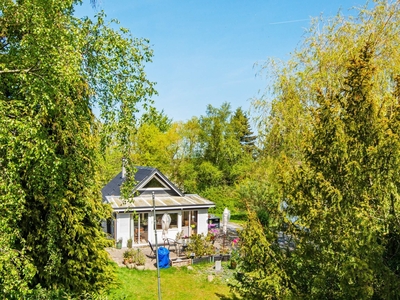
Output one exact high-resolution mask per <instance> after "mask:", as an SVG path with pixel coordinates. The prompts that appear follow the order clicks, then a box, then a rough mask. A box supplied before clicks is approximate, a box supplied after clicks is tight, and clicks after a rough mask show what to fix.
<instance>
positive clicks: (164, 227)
mask: <svg viewBox="0 0 400 300" xmlns="http://www.w3.org/2000/svg"><path fill="white" fill-rule="evenodd" d="M161 223H162V235H163V239H166V238H167V234H168V229H169V224H171V216H170V215H169V214H164V215H163V216H162V219H161Z"/></svg>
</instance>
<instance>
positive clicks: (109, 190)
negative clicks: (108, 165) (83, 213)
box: [101, 167, 183, 199]
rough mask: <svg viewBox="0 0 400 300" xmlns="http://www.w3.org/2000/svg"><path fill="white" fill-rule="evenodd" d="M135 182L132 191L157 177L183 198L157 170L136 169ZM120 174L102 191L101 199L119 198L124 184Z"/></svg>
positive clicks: (147, 168) (149, 168) (148, 168)
mask: <svg viewBox="0 0 400 300" xmlns="http://www.w3.org/2000/svg"><path fill="white" fill-rule="evenodd" d="M136 169H137V172H136V173H135V181H136V182H137V184H136V186H135V188H134V190H137V189H138V188H141V187H143V186H144V185H145V184H146V183H147V182H148V181H149V180H150V179H151V178H153V176H154V175H158V176H159V177H160V178H161V179H162V180H163V181H164V182H165V183H166V184H167V185H168V186H170V187H171V188H172V189H173V190H174V191H175V192H176V193H177V194H178V195H180V196H183V194H182V192H181V191H180V190H179V189H178V188H177V187H176V186H175V185H174V184H173V183H172V182H171V181H169V179H168V178H167V177H165V175H164V174H162V173H161V172H160V171H159V170H158V169H156V168H151V167H136ZM124 180H125V179H124V178H122V172H120V173H119V174H118V175H117V176H115V177H114V178H113V179H112V180H111V181H110V182H109V183H108V184H107V185H106V186H105V187H104V188H103V189H102V190H101V193H102V195H103V199H105V197H107V196H121V185H122V183H123V182H124Z"/></svg>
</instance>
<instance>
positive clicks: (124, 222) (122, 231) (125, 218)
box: [116, 213, 131, 247]
mask: <svg viewBox="0 0 400 300" xmlns="http://www.w3.org/2000/svg"><path fill="white" fill-rule="evenodd" d="M116 221H117V236H116V240H117V241H118V240H119V239H121V238H122V247H126V246H127V243H128V239H130V238H131V214H121V213H119V214H117V215H116Z"/></svg>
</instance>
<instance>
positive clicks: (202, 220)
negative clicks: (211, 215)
mask: <svg viewBox="0 0 400 300" xmlns="http://www.w3.org/2000/svg"><path fill="white" fill-rule="evenodd" d="M207 221H208V209H199V210H198V211H197V234H204V235H207V233H208V223H207Z"/></svg>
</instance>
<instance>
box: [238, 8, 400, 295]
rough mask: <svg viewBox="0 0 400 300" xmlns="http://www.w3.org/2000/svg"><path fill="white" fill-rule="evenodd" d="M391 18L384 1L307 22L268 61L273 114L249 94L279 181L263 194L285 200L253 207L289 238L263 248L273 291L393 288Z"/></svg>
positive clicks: (398, 20) (270, 238)
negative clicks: (302, 35) (269, 252)
mask: <svg viewBox="0 0 400 300" xmlns="http://www.w3.org/2000/svg"><path fill="white" fill-rule="evenodd" d="M399 24H400V10H399V6H398V4H397V3H388V2H386V1H377V2H376V3H375V5H374V8H373V9H371V10H368V9H366V8H365V9H361V11H360V14H359V15H358V17H357V18H355V19H345V18H344V17H343V16H341V15H338V16H337V17H336V19H334V20H331V21H330V22H329V23H327V24H320V23H318V21H316V22H315V24H314V26H313V27H312V28H311V29H310V31H309V36H308V37H307V38H306V40H305V43H304V47H302V48H301V49H300V50H298V51H296V52H295V54H294V56H293V58H292V60H290V61H289V62H288V63H287V64H285V65H284V66H283V67H281V68H279V67H277V68H275V69H274V72H276V74H277V77H276V78H275V84H274V86H273V88H274V90H273V91H274V97H275V98H274V99H273V101H272V106H271V109H272V110H271V113H270V114H267V108H266V106H265V103H264V102H263V101H259V102H258V103H256V105H258V106H256V108H261V113H262V114H261V115H260V120H262V122H261V123H260V125H261V126H262V128H263V130H264V132H263V134H262V141H263V147H264V148H263V150H264V152H263V157H265V158H267V157H270V158H271V160H270V161H271V162H273V163H274V164H276V166H277V167H276V168H275V171H278V173H277V174H278V175H279V180H280V185H281V188H280V189H277V190H275V189H276V187H279V186H280V185H276V184H275V183H273V181H270V183H272V185H271V187H273V188H272V189H270V191H271V192H272V193H271V196H273V195H274V194H277V196H276V199H283V200H284V201H281V202H282V203H279V202H278V204H279V205H276V204H277V202H276V201H275V202H274V201H273V202H272V203H274V204H273V205H272V206H271V207H268V205H265V203H264V202H261V203H260V204H259V205H253V206H252V207H251V208H252V209H254V210H256V211H257V212H258V217H259V218H260V219H262V220H263V225H264V233H265V236H266V238H267V242H268V243H270V244H271V245H273V243H275V242H276V240H277V239H278V233H279V232H278V230H279V228H283V229H284V231H283V232H281V233H279V234H280V239H281V240H282V235H283V236H284V237H286V239H288V240H290V239H291V240H292V241H293V243H292V246H291V247H289V248H287V247H284V246H283V245H282V246H281V247H276V248H274V247H272V248H271V247H270V249H273V251H274V253H275V255H276V256H275V258H276V264H277V265H278V266H279V267H280V268H281V270H278V269H277V270H276V274H275V275H276V276H278V277H279V278H280V279H279V280H278V281H279V284H280V285H279V286H280V289H281V291H283V293H284V296H279V297H278V296H276V292H275V291H271V292H270V293H269V294H268V295H269V296H270V297H278V298H285V297H289V296H290V297H292V298H295V299H397V298H399V297H400V295H399V293H398V291H399V285H400V278H399V271H398V261H399V257H400V251H399V248H398V240H397V237H398V232H399V222H398V217H397V212H398V209H399V202H398V201H397V199H398V198H399V192H398V191H399V187H400V185H399V182H400V181H399V177H398V172H397V170H398V169H399V162H400V161H399V159H398V158H399V157H400V156H399V154H400V153H399V150H400V144H399V133H400V131H399V129H400V127H399V121H400V119H399V118H398V116H399V112H400V110H399V94H398V91H399V87H398V85H399V82H398V78H399V77H398V76H399V75H398V74H400V64H399V61H400V60H399V58H400V52H399V50H398V47H397V45H398V43H399V35H398V31H397V29H395V28H398V27H399ZM269 66H271V65H269ZM273 66H274V65H273ZM275 66H276V65H275ZM263 100H265V99H263ZM295 120H296V121H295ZM273 169H274V168H273ZM268 178H270V177H268ZM255 197H260V198H261V197H263V196H262V194H260V196H258V195H255ZM263 198H267V197H263ZM271 198H272V199H273V198H274V196H273V197H271ZM278 201H279V200H278ZM252 203H253V202H251V204H252ZM255 203H256V202H255ZM274 207H275V208H274ZM257 208H261V209H262V210H257ZM290 216H295V218H290ZM271 218H273V219H275V220H276V221H277V224H278V225H279V224H282V221H285V223H286V226H285V227H281V226H274V224H275V222H272V223H271ZM285 219H286V220H285ZM395 220H396V221H395ZM253 226H254V227H255V228H257V226H256V225H254V224H253ZM254 230H256V229H254ZM270 233H272V234H270ZM243 239H244V237H243ZM251 245H252V244H251V241H247V242H246V241H245V240H244V241H243V246H244V247H245V248H246V247H251ZM388 253H390V254H388ZM254 256H255V257H257V256H260V254H259V253H255V254H254ZM246 259H247V257H246V258H244V261H245V262H246ZM263 268H269V267H268V266H265V267H263ZM244 276H246V271H245V272H244ZM283 276H284V277H283ZM282 278H283V279H284V280H281V279H282ZM238 279H239V278H238ZM243 281H245V282H246V277H244V279H243V280H242V281H241V282H243ZM253 288H254V289H257V286H255V285H254V286H253ZM263 290H265V288H260V290H259V292H260V293H261V292H262V291H263Z"/></svg>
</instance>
